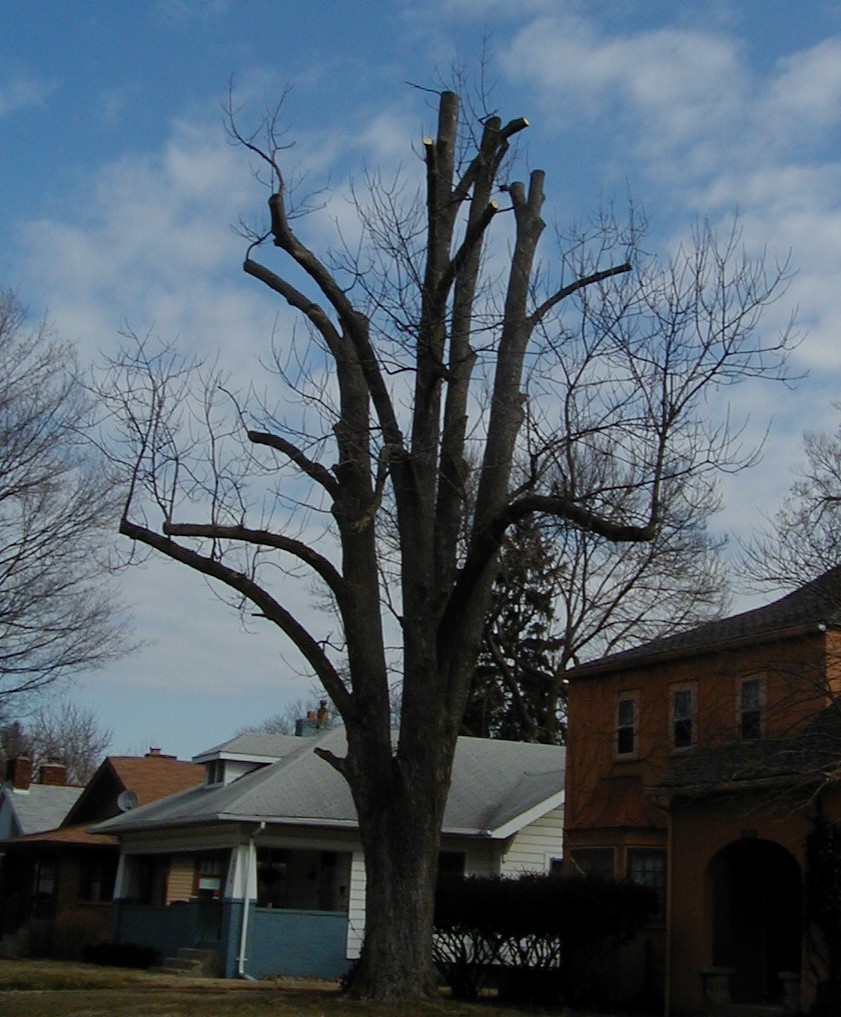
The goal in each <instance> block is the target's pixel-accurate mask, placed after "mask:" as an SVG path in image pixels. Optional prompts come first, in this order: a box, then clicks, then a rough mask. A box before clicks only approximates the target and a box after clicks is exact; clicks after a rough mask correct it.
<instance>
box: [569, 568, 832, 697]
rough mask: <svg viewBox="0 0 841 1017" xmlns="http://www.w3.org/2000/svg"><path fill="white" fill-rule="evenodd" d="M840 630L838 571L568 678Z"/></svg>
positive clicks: (583, 667)
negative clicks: (819, 629) (789, 636)
mask: <svg viewBox="0 0 841 1017" xmlns="http://www.w3.org/2000/svg"><path fill="white" fill-rule="evenodd" d="M822 625H823V626H826V627H827V628H837V627H839V626H841V567H838V568H834V569H830V570H829V571H828V572H825V573H824V574H823V575H821V576H818V578H817V579H814V580H812V582H810V583H807V584H806V585H805V586H801V587H800V588H799V589H797V590H794V592H793V593H789V594H787V595H786V596H785V597H781V598H780V599H779V600H775V601H773V602H772V603H770V604H765V605H764V606H763V607H757V608H754V609H753V610H751V611H743V612H742V613H741V614H734V615H731V616H730V617H729V618H721V619H719V620H717V621H710V622H705V623H704V624H703V625H698V626H696V627H695V628H692V629H688V630H687V631H686V632H679V633H677V634H676V635H672V636H665V637H663V638H661V639H653V640H651V642H648V643H643V644H642V645H641V646H636V647H633V648H632V649H630V650H624V651H622V652H621V653H614V654H611V655H610V656H607V657H602V658H601V659H599V660H594V661H590V662H589V663H586V664H581V665H580V666H579V667H577V668H575V670H574V671H573V672H571V674H572V675H574V676H575V677H584V676H586V675H589V674H601V673H603V672H607V671H618V670H623V669H625V668H626V667H636V666H637V665H640V664H649V663H654V662H655V661H658V660H662V659H674V658H677V657H684V656H693V655H696V654H699V653H711V652H714V651H716V650H720V649H724V648H726V647H730V646H735V645H741V644H745V643H761V642H764V641H765V640H767V639H768V638H770V637H771V636H778V635H780V634H782V633H785V632H794V631H797V630H803V629H806V628H809V627H815V628H817V627H818V626H822Z"/></svg>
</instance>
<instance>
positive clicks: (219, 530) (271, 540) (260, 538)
mask: <svg viewBox="0 0 841 1017" xmlns="http://www.w3.org/2000/svg"><path fill="white" fill-rule="evenodd" d="M163 531H164V534H165V535H166V536H167V537H195V538H198V539H201V538H205V539H208V540H234V541H239V542H241V543H244V544H253V545H257V546H259V547H273V548H275V549H277V550H278V551H285V552H286V553H287V554H291V555H292V556H293V557H295V558H297V559H298V560H299V561H301V562H303V563H304V564H305V565H308V566H309V567H310V568H311V569H312V570H313V571H314V572H316V573H317V574H318V575H319V576H320V577H321V578H322V579H323V580H324V582H325V583H327V585H328V586H329V587H330V590H331V591H332V593H334V594H335V596H336V599H337V600H339V601H340V602H341V600H342V599H343V598H345V597H346V596H347V588H346V584H345V581H344V579H343V578H342V577H341V576H340V575H339V573H338V572H337V571H336V569H335V568H334V567H333V565H332V564H331V563H330V562H329V561H328V560H327V559H326V558H324V557H323V556H322V555H320V554H317V553H316V552H315V551H313V549H312V548H311V547H310V546H309V545H308V544H304V543H303V541H300V540H292V539H291V538H290V537H284V536H283V535H282V534H280V533H272V532H271V531H269V530H253V529H250V528H249V527H247V526H222V525H219V524H218V523H172V522H165V523H164V525H163Z"/></svg>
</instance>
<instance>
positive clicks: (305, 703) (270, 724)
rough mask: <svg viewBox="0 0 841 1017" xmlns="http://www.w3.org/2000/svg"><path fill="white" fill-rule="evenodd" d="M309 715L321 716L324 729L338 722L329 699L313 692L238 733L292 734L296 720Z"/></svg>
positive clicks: (295, 726)
mask: <svg viewBox="0 0 841 1017" xmlns="http://www.w3.org/2000/svg"><path fill="white" fill-rule="evenodd" d="M323 711H325V712H326V715H327V719H326V720H325V719H324V718H323V716H322V713H323ZM310 715H312V716H313V717H315V718H316V719H318V718H319V717H320V718H321V719H320V720H319V727H320V729H321V730H324V731H329V730H330V729H331V728H334V727H335V726H336V724H337V723H338V722H339V717H338V714H337V713H336V712H335V710H334V709H333V707H332V704H331V703H330V702H329V700H325V699H324V697H323V696H319V695H318V693H317V692H315V693H313V694H312V695H311V696H309V697H307V698H306V699H296V700H294V701H293V702H291V703H289V704H288V705H287V706H286V707H285V708H284V709H283V710H280V711H279V712H278V713H273V714H272V715H271V716H270V717H266V719H265V720H263V721H261V722H260V723H259V724H252V725H249V726H248V727H244V728H241V729H240V731H239V732H238V733H239V734H245V733H246V732H254V734H268V735H276V734H277V735H294V734H295V733H296V729H297V725H298V721H301V720H306V719H307V718H308V717H309V716H310Z"/></svg>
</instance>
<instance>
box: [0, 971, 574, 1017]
mask: <svg viewBox="0 0 841 1017" xmlns="http://www.w3.org/2000/svg"><path fill="white" fill-rule="evenodd" d="M534 1012H541V1013H546V1012H547V1011H534ZM554 1012H555V1013H558V1012H559V1011H554ZM0 1014H2V1017H264V1015H265V1017H269V1015H271V1017H522V1014H523V1011H522V1010H513V1009H508V1008H505V1007H500V1006H497V1005H496V1004H495V1003H493V1002H492V1001H487V1002H484V1003H478V1004H465V1003H457V1002H453V1001H451V1000H448V999H445V998H442V999H441V1000H440V1001H433V1002H430V1003H423V1004H417V1005H413V1006H411V1007H402V1008H401V1007H395V1006H394V1005H388V1006H386V1005H374V1004H371V1003H355V1002H353V1001H352V1000H348V999H345V998H344V997H343V996H341V995H340V994H339V992H338V988H337V986H336V985H335V984H332V983H327V982H316V981H298V980H294V979H289V980H286V979H276V980H269V981H264V982H241V981H236V980H233V979H218V978H212V979H210V978H183V977H178V976H173V975H167V974H158V973H151V972H145V971H128V970H125V969H119V968H102V967H95V966H93V965H89V964H68V963H63V962H61V961H42V960H0Z"/></svg>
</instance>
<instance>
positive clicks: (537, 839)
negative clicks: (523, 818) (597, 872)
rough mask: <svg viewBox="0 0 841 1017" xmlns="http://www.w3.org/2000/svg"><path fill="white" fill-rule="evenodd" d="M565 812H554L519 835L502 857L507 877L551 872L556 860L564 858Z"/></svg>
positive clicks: (502, 868) (503, 871) (559, 809)
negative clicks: (527, 873) (524, 873)
mask: <svg viewBox="0 0 841 1017" xmlns="http://www.w3.org/2000/svg"><path fill="white" fill-rule="evenodd" d="M563 838H564V810H563V809H562V808H558V809H552V811H551V812H548V813H547V814H546V815H545V816H543V817H542V818H541V819H538V820H535V821H534V822H533V823H530V824H529V825H528V826H527V827H526V828H525V829H523V830H521V831H520V832H519V833H517V834H516V835H515V836H514V838H513V840H512V841H511V843H510V846H509V847H508V848H507V850H506V851H505V852H504V854H503V856H502V865H501V870H500V871H501V872H502V874H503V875H505V876H512V875H517V874H518V873H520V872H547V871H548V870H549V868H550V866H551V863H552V860H553V859H558V860H560V859H561V858H562V857H563Z"/></svg>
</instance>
